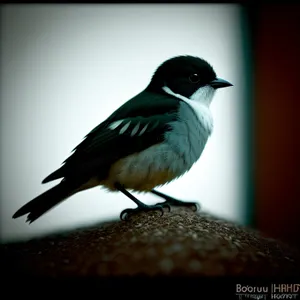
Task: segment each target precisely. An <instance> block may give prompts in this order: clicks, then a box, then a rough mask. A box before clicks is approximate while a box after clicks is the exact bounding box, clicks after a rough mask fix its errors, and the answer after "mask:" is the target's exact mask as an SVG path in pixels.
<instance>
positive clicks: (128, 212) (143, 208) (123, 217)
mask: <svg viewBox="0 0 300 300" xmlns="http://www.w3.org/2000/svg"><path fill="white" fill-rule="evenodd" d="M164 207H167V208H168V211H169V212H170V211H171V207H170V206H169V205H168V204H157V205H145V206H138V207H137V208H127V209H124V210H123V211H122V212H121V214H120V219H121V220H122V221H127V220H128V219H129V215H134V214H137V213H139V212H148V211H155V210H159V211H160V212H161V215H160V217H162V216H163V214H164Z"/></svg>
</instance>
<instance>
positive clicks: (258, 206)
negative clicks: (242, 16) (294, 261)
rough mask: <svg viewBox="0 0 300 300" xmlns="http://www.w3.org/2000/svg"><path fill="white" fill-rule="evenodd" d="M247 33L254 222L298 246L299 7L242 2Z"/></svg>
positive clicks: (299, 230)
mask: <svg viewBox="0 0 300 300" xmlns="http://www.w3.org/2000/svg"><path fill="white" fill-rule="evenodd" d="M245 8H246V10H245V11H247V13H246V14H247V18H248V26H249V29H250V32H251V39H250V43H251V47H250V48H249V49H250V51H252V53H251V55H252V61H253V65H252V66H249V68H251V69H252V72H253V73H252V74H253V76H252V77H251V78H250V80H251V81H252V87H253V90H252V91H251V93H252V94H251V95H250V96H249V97H252V99H253V110H254V114H252V112H251V111H249V113H250V114H251V117H252V122H251V123H252V124H253V125H252V128H251V130H252V133H253V137H254V139H253V141H254V143H253V145H252V147H253V156H252V157H251V158H252V159H253V162H254V164H253V169H252V170H251V172H252V175H253V177H252V178H254V182H253V186H254V195H253V196H254V197H253V199H254V210H253V215H252V221H253V224H254V225H255V226H256V227H257V228H258V229H259V230H260V231H262V232H263V233H265V234H267V235H270V236H272V237H275V238H279V239H281V240H283V241H286V242H288V243H290V244H293V245H296V246H298V247H300V191H299V188H300V175H299V171H300V162H299V152H300V151H299V148H300V141H299V139H300V130H299V129H300V125H299V123H300V122H299V117H300V99H299V86H300V78H299V69H300V57H299V55H300V6H299V5H296V4H294V5H293V4H264V5H246V6H245Z"/></svg>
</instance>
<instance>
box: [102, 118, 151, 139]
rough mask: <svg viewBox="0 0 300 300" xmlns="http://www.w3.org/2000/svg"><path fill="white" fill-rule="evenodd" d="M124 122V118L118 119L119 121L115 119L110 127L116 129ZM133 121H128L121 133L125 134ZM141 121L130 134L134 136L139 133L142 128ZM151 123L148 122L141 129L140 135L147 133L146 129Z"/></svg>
mask: <svg viewBox="0 0 300 300" xmlns="http://www.w3.org/2000/svg"><path fill="white" fill-rule="evenodd" d="M123 122H124V120H118V121H115V122H113V123H111V124H110V125H109V126H108V128H109V129H111V130H115V129H117V128H118V127H119V126H120V125H121V124H122V123H123ZM130 123H131V121H128V122H127V123H126V124H125V125H124V126H123V127H122V128H121V129H120V131H119V134H123V133H125V131H126V130H127V129H128V127H129V125H130ZM140 125H141V123H140V122H138V123H137V124H136V125H135V126H134V128H133V129H132V131H131V134H130V136H134V135H136V134H137V133H138V131H139V129H140V128H141V126H140ZM148 125H149V123H147V124H146V125H145V126H144V127H143V128H142V130H141V131H140V133H139V134H138V136H141V135H142V134H144V133H145V131H146V130H147V127H148Z"/></svg>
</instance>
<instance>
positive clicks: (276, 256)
mask: <svg viewBox="0 0 300 300" xmlns="http://www.w3.org/2000/svg"><path fill="white" fill-rule="evenodd" d="M1 252H2V255H1V259H2V266H4V267H3V268H2V273H4V272H10V273H13V274H19V275H20V274H23V275H24V274H30V275H46V276H51V277H60V276H66V275H67V276H69V275H71V276H73V275H75V276H86V275H93V276H98V275H100V276H101V275H105V276H106V275H128V274H130V275H140V274H147V275H204V276H206V275H218V276H222V275H300V273H299V270H300V255H299V252H298V251H297V250H295V249H291V248H290V247H288V246H287V245H284V244H281V243H280V242H277V241H275V240H272V239H267V238H264V237H261V236H259V235H258V234H257V233H255V232H253V231H251V230H249V229H243V228H241V227H238V226H236V225H234V224H231V223H229V222H226V221H224V220H219V219H217V218H214V217H212V216H210V215H208V214H205V213H194V212H192V211H191V210H188V209H184V208H177V209H176V208H172V212H169V213H168V212H166V213H165V214H164V215H163V216H162V217H160V216H159V213H157V212H151V213H148V214H145V213H141V214H139V215H136V216H133V217H132V218H131V219H130V220H129V221H127V222H124V221H113V222H110V223H106V224H100V225H98V226H94V227H90V228H84V229H81V230H76V231H74V232H70V233H67V234H63V235H56V236H49V237H47V238H42V239H36V240H31V241H27V242H23V243H14V244H7V245H1Z"/></svg>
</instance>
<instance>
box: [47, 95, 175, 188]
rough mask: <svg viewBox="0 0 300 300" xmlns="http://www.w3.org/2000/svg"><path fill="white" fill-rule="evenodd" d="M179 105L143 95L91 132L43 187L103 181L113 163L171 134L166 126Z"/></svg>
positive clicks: (135, 98)
mask: <svg viewBox="0 0 300 300" xmlns="http://www.w3.org/2000/svg"><path fill="white" fill-rule="evenodd" d="M178 105H179V100H178V99H176V98H173V97H170V96H167V95H166V96H165V95H156V94H151V93H149V92H142V93H141V94H139V95H137V96H136V97H134V98H132V99H131V100H129V101H127V102H126V103H125V104H124V105H122V106H121V107H120V108H119V109H117V110H116V111H115V112H114V113H113V114H112V115H111V116H110V117H109V118H107V119H106V120H105V121H104V122H102V123H100V124H99V125H98V126H97V127H95V128H94V129H93V130H92V131H90V132H89V133H88V134H87V135H86V136H85V139H84V140H83V141H82V142H81V143H80V144H79V145H77V146H76V148H74V149H73V151H74V152H73V154H72V155H71V156H70V157H68V158H67V159H66V160H65V161H64V165H63V166H62V167H61V168H60V169H58V170H56V171H55V172H53V173H52V174H50V175H49V176H48V177H46V178H45V179H44V180H43V183H46V182H49V181H51V180H55V179H58V178H62V177H65V179H68V178H70V179H71V178H76V179H79V177H82V178H83V177H86V178H89V177H90V176H95V175H97V176H99V177H105V175H106V173H107V172H108V170H109V167H110V166H111V164H112V163H114V162H115V161H117V160H119V159H121V158H122V157H125V156H127V155H130V154H132V153H135V152H140V151H142V150H144V149H146V148H148V147H150V146H152V145H154V144H158V143H161V142H162V141H163V140H164V134H165V133H166V132H167V131H168V130H171V127H170V125H169V123H170V122H172V121H175V120H176V119H177V112H178Z"/></svg>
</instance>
